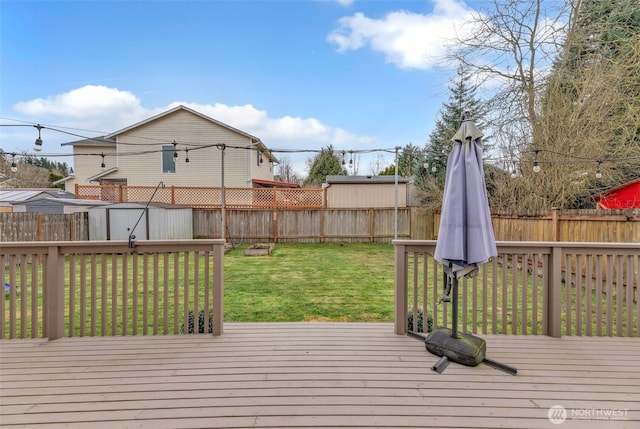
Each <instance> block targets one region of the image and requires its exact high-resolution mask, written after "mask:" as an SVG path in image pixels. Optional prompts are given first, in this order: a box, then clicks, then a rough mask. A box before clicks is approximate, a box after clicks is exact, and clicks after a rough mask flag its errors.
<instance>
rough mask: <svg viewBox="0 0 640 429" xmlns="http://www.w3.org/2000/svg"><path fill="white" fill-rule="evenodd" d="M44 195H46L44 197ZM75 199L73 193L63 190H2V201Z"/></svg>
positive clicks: (0, 196)
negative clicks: (49, 198)
mask: <svg viewBox="0 0 640 429" xmlns="http://www.w3.org/2000/svg"><path fill="white" fill-rule="evenodd" d="M43 194H44V195H43ZM42 196H44V197H53V198H73V197H74V195H73V194H72V193H71V192H66V191H63V190H62V189H0V201H5V202H9V203H19V202H23V201H29V200H31V199H34V198H37V197H42Z"/></svg>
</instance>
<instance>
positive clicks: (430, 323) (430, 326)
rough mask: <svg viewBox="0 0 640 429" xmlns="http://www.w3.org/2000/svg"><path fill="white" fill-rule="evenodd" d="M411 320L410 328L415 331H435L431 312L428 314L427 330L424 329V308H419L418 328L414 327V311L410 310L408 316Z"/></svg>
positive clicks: (409, 320)
mask: <svg viewBox="0 0 640 429" xmlns="http://www.w3.org/2000/svg"><path fill="white" fill-rule="evenodd" d="M407 319H408V322H409V330H410V331H413V332H431V331H433V317H432V316H431V314H428V315H427V330H426V331H425V330H424V321H423V316H422V310H418V323H417V325H418V327H417V329H414V328H413V311H409V315H408V316H407Z"/></svg>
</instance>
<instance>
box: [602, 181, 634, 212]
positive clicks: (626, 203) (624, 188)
mask: <svg viewBox="0 0 640 429" xmlns="http://www.w3.org/2000/svg"><path fill="white" fill-rule="evenodd" d="M594 199H595V201H596V204H597V205H598V208H602V209H637V208H640V178H638V179H635V180H632V181H631V182H627V183H623V184H622V185H619V186H616V187H615V188H611V189H609V190H607V191H604V192H601V193H599V194H597V195H594Z"/></svg>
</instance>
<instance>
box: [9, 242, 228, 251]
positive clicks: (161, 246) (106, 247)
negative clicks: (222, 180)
mask: <svg viewBox="0 0 640 429" xmlns="http://www.w3.org/2000/svg"><path fill="white" fill-rule="evenodd" d="M224 244H225V240H223V239H206V240H200V239H198V240H138V241H135V243H134V248H133V249H131V248H130V247H129V242H128V241H126V240H96V241H15V242H7V243H2V245H1V246H0V254H20V253H34V254H35V253H46V252H48V248H50V247H58V248H60V253H62V254H69V253H100V250H102V251H106V253H129V252H131V251H134V252H139V253H151V252H166V251H174V252H179V251H201V250H210V249H211V248H213V247H216V246H224Z"/></svg>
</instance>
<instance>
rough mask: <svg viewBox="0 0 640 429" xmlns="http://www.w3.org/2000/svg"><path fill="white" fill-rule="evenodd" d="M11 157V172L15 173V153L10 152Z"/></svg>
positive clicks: (16, 168) (16, 169) (16, 166)
mask: <svg viewBox="0 0 640 429" xmlns="http://www.w3.org/2000/svg"><path fill="white" fill-rule="evenodd" d="M11 156H12V158H11V172H12V173H15V172H17V171H18V165H17V164H16V154H15V153H12V154H11Z"/></svg>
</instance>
